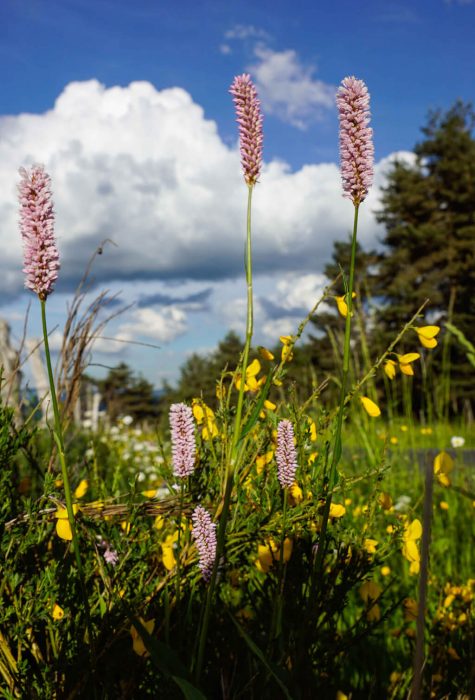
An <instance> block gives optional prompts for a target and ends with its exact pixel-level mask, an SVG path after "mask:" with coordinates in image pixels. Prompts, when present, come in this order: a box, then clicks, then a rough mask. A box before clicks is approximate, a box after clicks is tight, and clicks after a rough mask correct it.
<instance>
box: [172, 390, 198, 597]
mask: <svg viewBox="0 0 475 700" xmlns="http://www.w3.org/2000/svg"><path fill="white" fill-rule="evenodd" d="M169 420H170V428H171V440H172V461H173V474H174V476H176V477H178V478H179V479H180V480H181V485H180V508H179V511H178V540H177V565H176V608H177V610H178V609H179V602H180V557H181V526H182V523H181V520H182V513H183V500H184V479H185V478H186V477H187V476H190V475H191V474H192V473H193V471H194V468H195V460H196V440H195V426H194V422H193V411H192V410H191V408H190V407H189V406H187V405H186V404H184V403H174V404H172V405H171V406H170V413H169Z"/></svg>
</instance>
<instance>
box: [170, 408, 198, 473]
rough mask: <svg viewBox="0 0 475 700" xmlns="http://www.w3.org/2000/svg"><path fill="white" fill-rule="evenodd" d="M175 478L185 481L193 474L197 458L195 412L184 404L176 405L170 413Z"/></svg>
mask: <svg viewBox="0 0 475 700" xmlns="http://www.w3.org/2000/svg"><path fill="white" fill-rule="evenodd" d="M169 420H170V428H171V438H172V461H173V474H174V476H177V477H179V478H180V479H184V478H185V477H187V476H190V474H192V473H193V470H194V468H195V458H196V442H195V424H194V422H193V412H192V410H191V408H190V407H189V406H187V405H186V404H184V403H174V404H172V405H171V406H170V413H169Z"/></svg>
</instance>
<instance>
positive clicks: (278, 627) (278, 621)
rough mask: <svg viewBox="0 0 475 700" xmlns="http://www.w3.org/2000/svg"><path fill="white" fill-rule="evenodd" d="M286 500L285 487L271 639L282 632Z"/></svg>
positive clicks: (287, 496)
mask: <svg viewBox="0 0 475 700" xmlns="http://www.w3.org/2000/svg"><path fill="white" fill-rule="evenodd" d="M288 501H289V489H288V488H287V487H286V488H284V506H283V509H282V538H281V541H280V557H279V579H278V594H277V601H276V608H275V613H274V615H273V623H272V630H271V641H272V639H273V638H274V636H275V637H278V636H279V635H280V634H281V632H282V608H283V604H284V546H285V529H286V527H287V506H288Z"/></svg>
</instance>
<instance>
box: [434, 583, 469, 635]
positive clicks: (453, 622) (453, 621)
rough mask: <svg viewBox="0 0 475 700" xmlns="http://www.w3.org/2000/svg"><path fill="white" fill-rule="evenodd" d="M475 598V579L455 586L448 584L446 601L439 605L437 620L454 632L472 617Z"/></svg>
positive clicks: (445, 592) (445, 588) (445, 587)
mask: <svg viewBox="0 0 475 700" xmlns="http://www.w3.org/2000/svg"><path fill="white" fill-rule="evenodd" d="M474 597H475V579H473V578H471V579H468V581H467V583H465V584H461V585H458V586H454V585H452V584H451V583H446V584H445V586H444V599H443V601H442V602H441V604H440V605H439V608H438V610H437V612H436V615H435V619H436V620H437V621H438V622H439V623H440V624H441V625H442V626H443V627H444V628H445V629H446V630H447V631H452V630H455V629H457V628H458V627H461V626H463V625H465V624H466V622H467V621H468V619H469V617H470V608H471V604H472V601H473V600H474Z"/></svg>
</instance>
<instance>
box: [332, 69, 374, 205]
mask: <svg viewBox="0 0 475 700" xmlns="http://www.w3.org/2000/svg"><path fill="white" fill-rule="evenodd" d="M336 104H337V107H338V112H339V117H340V161H341V178H342V180H343V190H344V193H345V194H344V196H345V197H348V198H349V199H351V200H352V202H353V204H354V205H355V206H357V205H358V204H361V202H362V201H363V200H364V199H365V197H366V195H367V194H368V190H369V188H370V187H371V185H372V184H373V162H374V146H373V130H372V129H371V128H370V127H369V126H368V124H369V120H370V116H371V115H370V111H369V92H368V88H367V87H366V85H365V84H364V82H363V81H362V80H357V79H356V78H354V77H349V78H344V80H342V83H341V85H340V87H339V88H338V91H337V95H336Z"/></svg>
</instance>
